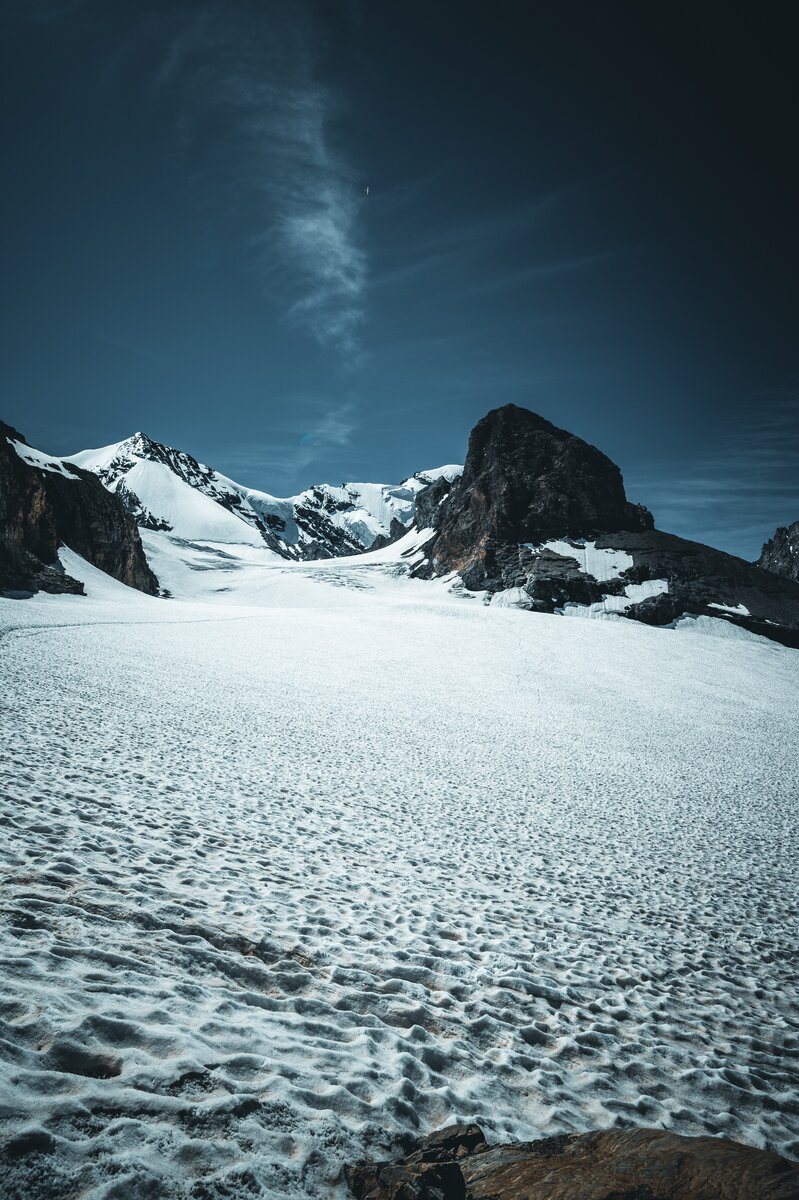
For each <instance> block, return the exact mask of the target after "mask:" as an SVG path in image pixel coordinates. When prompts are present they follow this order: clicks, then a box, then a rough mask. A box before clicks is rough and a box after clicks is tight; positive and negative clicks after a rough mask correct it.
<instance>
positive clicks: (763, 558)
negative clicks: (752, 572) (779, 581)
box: [756, 521, 799, 583]
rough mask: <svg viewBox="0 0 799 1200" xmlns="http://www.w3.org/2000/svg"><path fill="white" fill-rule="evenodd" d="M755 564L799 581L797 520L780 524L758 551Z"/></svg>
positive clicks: (798, 527) (798, 529)
mask: <svg viewBox="0 0 799 1200" xmlns="http://www.w3.org/2000/svg"><path fill="white" fill-rule="evenodd" d="M756 566H758V567H762V568H763V570H764V571H773V572H774V574H775V575H782V576H783V577H784V578H785V579H793V580H794V581H795V582H797V583H799V521H794V523H793V525H788V526H787V527H786V526H785V525H780V526H779V528H778V529H777V530H776V531H775V533H774V537H773V538H771V539H770V540H769V541H768V542H766V543H765V544H764V546H763V549H762V550H761V551H760V558H758V560H757V563H756Z"/></svg>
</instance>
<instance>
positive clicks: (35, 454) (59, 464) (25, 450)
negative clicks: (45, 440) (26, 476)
mask: <svg viewBox="0 0 799 1200" xmlns="http://www.w3.org/2000/svg"><path fill="white" fill-rule="evenodd" d="M8 442H9V444H10V445H11V446H12V447H13V449H14V450H15V451H16V453H17V454H18V455H19V457H20V458H21V459H22V460H23V461H24V462H26V463H28V465H29V466H31V467H38V468H39V469H40V470H42V471H51V472H52V473H53V474H54V475H64V476H66V478H67V479H78V478H79V476H78V475H76V474H75V472H74V471H70V469H69V466H68V464H67V463H66V462H64V461H63V460H62V459H60V458H53V456H52V455H51V454H44V453H43V452H42V451H41V450H34V448H33V446H28V445H27V444H26V443H25V442H17V441H15V440H14V438H8Z"/></svg>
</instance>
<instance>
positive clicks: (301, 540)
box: [71, 432, 461, 560]
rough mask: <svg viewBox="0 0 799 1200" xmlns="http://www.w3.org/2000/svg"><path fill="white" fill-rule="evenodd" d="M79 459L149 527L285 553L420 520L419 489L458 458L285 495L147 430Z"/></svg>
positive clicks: (325, 549)
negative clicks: (385, 479)
mask: <svg viewBox="0 0 799 1200" xmlns="http://www.w3.org/2000/svg"><path fill="white" fill-rule="evenodd" d="M71 461H72V462H75V463H77V465H78V466H80V467H82V468H83V469H84V470H88V471H93V472H94V473H95V474H96V475H97V476H99V478H100V479H101V480H102V482H103V484H104V485H105V487H106V488H108V490H109V491H111V492H114V493H115V494H116V495H117V496H118V497H119V499H120V500H121V501H122V503H123V504H124V505H125V507H126V508H127V510H128V511H129V512H130V514H131V515H132V516H133V518H134V519H135V521H136V523H137V524H138V525H139V526H140V527H141V528H143V529H147V530H151V531H155V532H164V533H170V534H172V535H173V536H175V537H177V538H182V539H184V540H187V541H193V540H202V541H209V542H220V543H237V544H241V543H244V544H249V545H253V546H260V547H263V546H267V547H268V548H269V549H270V550H272V551H273V552H274V553H275V554H277V555H279V556H280V557H281V558H286V559H301V560H307V559H318V558H336V557H340V556H342V555H348V554H361V553H363V551H364V550H370V549H372V548H373V547H374V546H383V545H386V544H387V543H388V542H391V541H393V540H395V539H396V538H397V537H400V536H401V535H402V534H403V533H405V532H406V531H407V529H408V528H409V527H410V526H411V524H412V523H413V521H414V517H415V513H416V496H417V494H418V493H419V492H420V491H421V490H422V489H423V488H425V487H427V486H428V484H429V483H431V482H433V481H434V480H436V479H438V478H439V477H443V478H445V479H447V480H448V481H451V480H452V479H454V478H456V477H457V475H458V474H459V473H460V471H461V468H460V467H459V466H453V465H449V466H444V467H440V468H436V469H434V470H431V471H420V472H419V473H418V474H417V475H414V476H411V477H410V478H409V479H406V480H405V481H404V482H403V483H400V484H396V485H394V484H384V483H343V484H342V485H341V486H340V487H336V486H334V485H332V484H326V483H322V484H317V485H315V486H313V487H310V488H308V489H307V490H306V491H304V492H301V493H300V494H299V495H297V496H289V497H286V498H280V497H277V496H272V495H269V494H268V493H267V492H261V491H258V490H256V489H254V488H248V487H244V486H242V485H241V484H239V483H236V482H235V480H233V479H229V478H228V477H227V476H225V475H222V474H220V473H219V472H218V471H215V470H214V469H213V468H212V467H208V466H206V465H205V464H204V463H200V462H198V460H197V459H196V458H194V457H193V456H192V455H191V454H187V453H186V452H185V451H183V450H176V449H174V448H173V447H171V446H165V445H163V444H162V443H160V442H156V441H154V440H153V439H152V438H150V437H148V436H147V434H145V433H142V432H138V433H135V434H133V436H132V437H129V438H126V439H125V440H124V441H121V442H115V443H113V444H112V445H110V446H103V447H101V448H100V449H98V450H83V451H80V452H79V453H77V454H74V455H72V457H71Z"/></svg>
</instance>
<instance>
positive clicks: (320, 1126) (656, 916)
mask: <svg viewBox="0 0 799 1200" xmlns="http://www.w3.org/2000/svg"><path fill="white" fill-rule="evenodd" d="M384 558H385V561H383V560H382V559H379V558H378V557H375V558H374V559H373V560H372V563H373V565H372V567H371V568H370V566H369V564H368V562H367V561H366V560H352V562H351V564H350V568H348V566H347V561H345V560H341V561H339V562H336V563H335V564H329V565H327V566H325V565H320V566H319V567H318V568H315V567H313V566H310V565H305V566H302V567H297V568H280V569H277V568H269V567H264V568H263V570H261V571H260V574H258V575H257V579H256V574H255V572H256V569H255V568H253V569H252V571H250V572H249V573H248V572H247V571H242V572H239V573H238V575H240V576H241V578H242V583H241V587H242V589H244V590H243V592H242V593H241V594H240V595H239V596H238V597H231V599H230V601H226V600H223V599H220V598H217V600H216V601H215V603H214V604H210V603H198V602H192V603H184V602H180V601H158V600H151V599H148V598H146V597H139V596H136V595H134V594H133V593H130V592H129V591H128V590H127V589H122V588H120V587H118V585H109V586H108V587H107V591H106V592H105V593H103V591H102V588H103V587H104V586H106V585H103V584H102V581H100V583H99V584H98V587H99V588H100V591H99V592H98V594H97V595H95V597H94V598H92V597H91V596H90V597H89V598H88V599H81V598H76V597H62V598H53V597H37V598H35V599H33V600H29V601H17V602H12V601H0V622H2V624H3V625H4V626H5V628H7V629H10V627H12V626H13V627H14V631H13V633H14V635H13V636H10V637H7V638H5V639H3V641H2V643H0V655H2V659H1V660H0V670H1V671H2V681H3V687H2V718H1V719H2V728H3V735H4V746H5V753H4V756H3V767H2V772H3V774H2V780H1V781H0V785H1V790H0V796H1V799H0V823H1V824H2V827H3V833H4V837H3V839H2V843H0V855H1V858H0V862H1V863H2V901H0V903H2V924H1V925H0V956H2V977H3V990H2V994H1V995H0V1016H2V1025H1V1027H0V1101H1V1102H2V1109H1V1110H0V1115H1V1116H2V1122H3V1133H4V1135H5V1137H6V1139H9V1140H8V1141H7V1144H6V1149H5V1151H4V1158H3V1161H2V1162H0V1173H2V1174H4V1177H5V1179H6V1181H7V1183H6V1188H7V1194H8V1195H9V1196H13V1197H23V1198H25V1197H51V1196H52V1197H55V1196H59V1197H61V1196H68V1195H69V1196H71V1195H75V1196H78V1195H80V1196H81V1197H85V1198H87V1200H100V1198H101V1197H102V1198H104V1200H110V1198H111V1197H118V1198H122V1197H124V1198H125V1200H138V1198H139V1197H141V1198H144V1197H153V1196H157V1197H159V1198H160V1197H165V1198H174V1200H178V1198H181V1200H184V1198H192V1200H212V1198H213V1200H216V1198H221V1197H223V1196H224V1197H236V1198H238V1197H245V1196H246V1197H250V1196H264V1197H321V1196H343V1195H344V1194H345V1190H344V1188H343V1186H342V1184H341V1181H340V1167H341V1164H342V1163H343V1162H346V1161H351V1160H353V1159H357V1158H360V1157H364V1156H366V1155H376V1154H379V1153H381V1152H382V1151H385V1150H387V1149H388V1144H389V1141H390V1140H391V1139H392V1138H398V1137H400V1136H401V1135H405V1134H408V1133H411V1132H414V1131H416V1130H426V1129H429V1128H430V1127H431V1126H435V1125H437V1124H440V1123H443V1122H447V1121H451V1120H453V1119H458V1118H463V1119H476V1120H479V1121H480V1122H481V1123H482V1124H483V1125H484V1126H485V1127H486V1129H487V1130H488V1131H489V1132H490V1134H492V1135H494V1136H496V1137H533V1136H537V1135H545V1134H549V1133H558V1132H564V1131H569V1130H573V1129H577V1130H583V1129H589V1128H595V1127H600V1126H608V1125H611V1124H614V1123H618V1124H630V1125H638V1124H645V1125H663V1126H666V1127H669V1128H673V1129H675V1130H677V1131H679V1132H682V1133H689V1134H692V1133H700V1132H706V1131H710V1132H713V1133H719V1134H724V1135H726V1136H730V1137H733V1138H737V1139H739V1140H742V1141H746V1142H750V1143H752V1144H755V1145H767V1146H769V1147H771V1148H774V1149H778V1150H782V1151H783V1152H787V1153H789V1154H793V1155H794V1156H797V1155H799V1140H798V1139H799V1099H798V1098H797V1090H796V1085H797V1078H796V1063H797V1045H798V1043H799V1010H798V1008H797V989H796V983H795V973H794V969H793V966H792V962H791V958H792V955H795V953H796V949H797V947H796V938H795V930H796V916H797V904H796V901H795V899H794V896H795V887H794V883H795V869H796V853H795V852H796V835H795V822H794V812H793V806H794V804H795V801H796V796H797V793H799V786H798V784H799V768H798V767H797V760H796V754H795V748H796V744H797V733H798V732H799V729H798V728H797V727H798V726H799V720H797V705H796V692H797V683H799V655H797V654H796V653H795V652H792V651H789V650H784V649H782V648H781V647H777V646H773V645H770V644H767V645H757V644H749V643H743V642H737V641H726V640H714V639H710V638H708V639H699V638H681V637H679V636H676V635H674V634H673V633H671V632H669V631H662V630H652V629H649V628H646V627H643V626H638V625H633V624H627V623H623V622H619V623H610V622H589V621H585V622H582V621H574V622H572V621H564V620H563V619H561V618H558V617H548V616H538V615H535V616H534V615H531V614H528V613H523V612H516V611H513V610H508V609H498V608H496V607H491V608H488V607H484V606H483V605H481V604H480V603H479V602H475V601H471V602H470V601H466V600H455V599H453V598H452V597H450V596H449V595H448V594H447V593H446V592H445V590H443V589H442V588H441V587H439V586H438V585H436V584H424V583H420V582H412V581H408V580H404V579H399V578H397V577H396V571H397V564H396V563H392V562H390V561H389V559H388V556H385V555H384ZM259 570H260V569H259ZM245 576H246V579H247V580H248V581H249V582H247V583H246V584H245V582H244V578H245ZM84 577H85V576H84ZM237 577H238V576H237ZM95 582H96V581H95ZM348 582H349V586H348ZM331 584H335V585H336V586H330V585H331ZM342 584H344V585H345V586H341V585H342ZM203 586H206V584H205V577H203ZM256 602H257V603H258V604H259V605H260V607H257V608H256V607H254V604H255V603H256ZM20 634H24V636H19V635H20ZM794 961H795V959H794Z"/></svg>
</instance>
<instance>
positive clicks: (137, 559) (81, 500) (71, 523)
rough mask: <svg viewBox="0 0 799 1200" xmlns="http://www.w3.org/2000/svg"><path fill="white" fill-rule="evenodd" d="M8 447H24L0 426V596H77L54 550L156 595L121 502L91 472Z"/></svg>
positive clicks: (79, 586) (13, 433) (11, 431)
mask: <svg viewBox="0 0 799 1200" xmlns="http://www.w3.org/2000/svg"><path fill="white" fill-rule="evenodd" d="M12 442H17V443H19V444H20V445H21V446H22V447H23V448H25V447H26V445H27V443H25V440H24V438H23V437H22V436H21V435H20V434H19V433H17V431H16V430H15V429H12V428H11V426H10V425H4V424H3V423H2V422H0V591H5V592H31V591H46V592H73V593H78V594H80V593H82V592H83V585H82V583H80V582H79V581H78V580H76V579H72V578H71V577H70V576H69V575H66V574H65V573H64V571H63V570H62V569H61V567H60V565H59V563H58V548H59V546H69V548H70V549H71V550H74V551H75V552H76V553H77V554H80V555H81V556H82V557H83V558H85V559H86V560H87V561H88V562H90V563H92V564H93V566H95V567H98V568H99V569H100V570H101V571H105V572H106V573H107V574H108V575H113V577H114V578H115V579H118V580H120V582H122V583H126V584H127V585H128V586H129V587H134V588H138V590H139V591H142V592H147V593H148V594H150V595H155V594H156V593H157V592H158V580H157V579H156V577H155V575H154V574H153V572H152V571H151V570H150V567H149V566H148V564H147V560H146V558H145V557H144V551H143V549H142V544H141V538H140V537H139V531H138V529H137V527H136V524H135V522H134V520H133V519H132V517H131V516H129V514H128V513H127V512H126V510H125V508H124V507H123V504H122V502H121V501H120V500H118V499H117V498H116V496H112V495H110V494H109V493H108V492H107V491H106V490H105V488H104V487H103V486H102V484H101V483H100V481H99V479H98V478H97V477H96V475H93V474H91V473H90V472H88V471H82V470H80V468H78V467H75V466H73V465H71V464H69V463H60V462H59V460H55V459H48V458H47V456H45V455H37V453H36V452H35V451H31V452H30V461H29V460H27V459H25V458H23V457H21V456H20V454H19V453H18V452H17V450H15V448H14V446H13V445H12Z"/></svg>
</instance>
